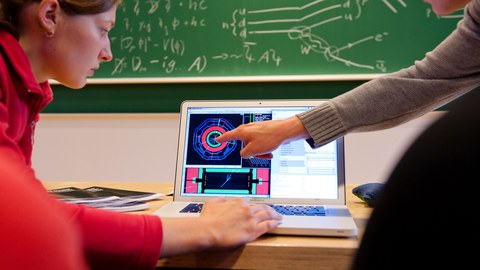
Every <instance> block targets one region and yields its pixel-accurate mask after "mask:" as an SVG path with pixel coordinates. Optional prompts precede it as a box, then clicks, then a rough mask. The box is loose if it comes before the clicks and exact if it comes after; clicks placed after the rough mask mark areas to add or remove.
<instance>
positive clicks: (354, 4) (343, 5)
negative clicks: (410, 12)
mask: <svg viewBox="0 0 480 270" xmlns="http://www.w3.org/2000/svg"><path fill="white" fill-rule="evenodd" d="M367 3H368V1H367V0H351V1H350V0H347V1H337V0H315V1H311V2H309V3H307V4H304V5H301V6H285V7H276V8H270V9H257V10H247V9H236V10H234V11H233V13H232V18H231V19H232V21H231V22H229V23H224V24H223V28H224V29H228V30H230V31H231V33H232V35H234V36H238V37H241V38H242V39H243V40H244V46H243V47H244V48H243V50H244V51H243V52H242V53H241V54H229V53H222V54H219V55H216V56H214V57H212V58H213V59H221V60H225V59H247V60H248V61H249V62H254V61H262V58H263V60H264V61H265V59H267V58H268V59H269V60H270V61H271V62H274V63H276V65H277V66H278V65H280V62H281V61H282V59H281V56H280V55H279V53H278V52H277V51H276V50H275V49H274V48H272V49H270V50H269V51H268V52H265V53H264V54H263V55H261V56H260V57H259V58H260V59H255V57H254V56H253V55H252V53H251V51H252V47H254V46H256V45H257V43H256V42H255V41H250V40H252V39H253V40H255V36H266V35H279V34H280V35H288V38H289V39H290V40H292V41H295V42H299V43H300V44H301V46H300V49H299V53H300V54H302V55H310V54H313V53H315V54H320V55H322V56H323V58H324V59H325V60H326V61H327V62H333V61H338V62H341V63H343V64H344V65H345V66H347V67H357V68H360V69H368V70H375V69H377V70H379V71H381V72H386V67H385V66H384V65H385V62H384V61H383V60H381V59H378V60H376V61H375V62H376V63H375V64H374V65H372V64H364V63H359V62H355V61H353V60H349V59H346V58H343V57H342V52H343V51H346V50H352V49H354V48H355V47H356V46H359V45H361V44H364V43H367V42H370V43H371V42H382V41H384V39H385V38H386V37H387V36H388V35H389V33H388V32H380V33H374V34H371V35H368V36H365V37H363V38H361V39H358V40H353V41H351V42H348V43H347V44H341V45H339V44H333V42H330V41H329V40H327V39H326V38H324V37H323V36H322V27H323V26H327V25H330V24H332V23H335V22H339V21H354V20H357V19H359V18H360V17H361V16H362V12H363V8H364V6H365V5H366V4H367ZM373 3H375V4H382V5H384V6H385V10H386V12H391V13H398V12H399V9H400V8H407V4H406V3H405V2H404V1H403V0H383V1H382V2H381V3H377V2H376V1H375V2H371V3H369V4H373ZM264 17H265V18H271V19H263V18H264ZM255 18H258V19H255ZM339 31H341V30H339Z"/></svg>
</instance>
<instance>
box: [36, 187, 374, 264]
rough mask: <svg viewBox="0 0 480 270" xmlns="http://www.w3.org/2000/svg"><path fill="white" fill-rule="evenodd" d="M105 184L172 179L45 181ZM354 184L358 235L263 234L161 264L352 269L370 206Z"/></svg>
mask: <svg viewBox="0 0 480 270" xmlns="http://www.w3.org/2000/svg"><path fill="white" fill-rule="evenodd" d="M94 185H96V186H106V187H112V188H123V189H132V190H141V191H153V192H160V193H165V194H167V193H169V192H171V191H172V190H173V184H172V183H159V182H44V186H45V187H46V188H47V189H52V188H62V187H68V186H75V187H80V188H84V187H88V186H94ZM354 186H355V185H347V206H348V208H349V209H350V212H351V213H352V216H353V217H354V219H355V222H356V224H357V226H358V230H359V235H358V237H351V238H334V237H300V236H277V235H264V236H262V237H260V238H259V239H257V240H256V241H254V242H251V243H248V244H246V245H244V246H241V247H238V248H235V249H233V250H228V251H203V252H199V253H195V254H188V255H182V256H175V257H171V258H165V259H160V260H159V261H158V264H157V266H158V268H163V267H167V268H176V267H181V268H205V269H215V268H216V269H349V268H350V264H351V263H352V260H353V257H354V255H355V252H356V249H357V247H358V244H359V239H360V238H361V236H362V235H363V231H364V229H365V224H366V221H367V219H368V217H369V216H370V212H371V208H368V207H366V205H365V204H364V203H363V202H362V201H361V200H360V199H358V198H357V197H355V196H354V195H353V194H352V188H353V187H354ZM171 200H172V197H171V196H167V197H165V198H163V199H161V200H157V201H151V202H149V204H150V209H149V210H148V211H139V212H134V213H133V214H149V213H151V212H154V211H155V210H157V209H158V208H160V207H161V206H162V205H164V204H165V203H166V202H168V201H171Z"/></svg>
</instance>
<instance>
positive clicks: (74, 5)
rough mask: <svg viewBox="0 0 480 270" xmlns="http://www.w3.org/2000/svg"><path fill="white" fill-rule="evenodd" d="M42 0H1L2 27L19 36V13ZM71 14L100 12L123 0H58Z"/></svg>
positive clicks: (0, 23)
mask: <svg viewBox="0 0 480 270" xmlns="http://www.w3.org/2000/svg"><path fill="white" fill-rule="evenodd" d="M41 1H42V0H0V28H2V29H5V30H7V31H9V32H10V33H11V34H12V35H14V36H15V37H16V38H18V26H19V23H20V22H19V18H18V17H19V14H20V11H21V10H22V9H23V8H25V7H26V6H27V5H29V4H32V3H39V2H41ZM57 1H58V3H59V5H60V7H61V8H62V10H63V11H65V12H66V13H67V14H69V15H87V14H98V13H103V12H106V11H108V10H110V9H111V8H112V7H113V6H115V5H119V4H120V3H121V0H57Z"/></svg>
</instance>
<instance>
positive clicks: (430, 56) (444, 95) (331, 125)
mask: <svg viewBox="0 0 480 270" xmlns="http://www.w3.org/2000/svg"><path fill="white" fill-rule="evenodd" d="M479 85H480V0H473V1H471V2H470V3H469V4H468V5H467V7H466V8H465V13H464V18H463V19H462V20H461V21H460V22H459V23H458V25H457V28H456V29H455V30H454V31H453V32H452V33H451V34H450V35H449V36H448V37H447V38H446V39H445V40H444V41H443V42H442V43H440V44H439V45H438V46H437V47H436V48H435V49H434V50H433V51H431V52H429V53H427V54H426V56H425V58H424V59H422V60H421V61H416V62H415V63H414V65H413V66H411V67H409V68H405V69H402V70H400V71H398V72H395V73H392V74H388V75H384V76H382V77H379V78H376V79H373V80H371V81H369V82H366V83H364V84H362V85H360V86H358V87H357V88H355V89H353V90H351V91H349V92H347V93H344V94H342V95H339V96H337V97H335V98H333V99H331V100H330V101H328V102H326V103H324V104H322V105H320V106H318V107H316V108H314V109H312V110H310V111H308V112H305V113H302V114H299V115H298V117H299V118H300V119H301V120H302V122H303V124H304V125H305V128H306V129H307V131H308V132H309V134H310V136H311V138H312V140H313V142H312V141H310V143H311V144H312V146H314V147H319V146H322V145H324V144H326V143H328V142H330V141H332V140H334V139H336V138H338V137H341V136H344V135H346V134H347V133H349V132H361V131H373V130H381V129H386V128H390V127H394V126H397V125H399V124H402V123H404V122H407V121H409V120H412V119H414V118H417V117H419V116H421V115H423V114H425V113H427V112H430V111H432V110H435V109H436V108H438V107H440V106H442V105H444V104H446V103H448V102H449V101H451V100H453V99H455V98H458V97H459V96H461V95H463V94H465V93H466V92H468V91H470V90H472V89H474V88H476V87H477V86H479ZM479 106H480V104H479ZM479 113H480V112H479Z"/></svg>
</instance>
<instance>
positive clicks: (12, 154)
mask: <svg viewBox="0 0 480 270" xmlns="http://www.w3.org/2000/svg"><path fill="white" fill-rule="evenodd" d="M52 100H53V94H52V90H51V88H50V86H49V84H48V82H45V83H42V84H38V83H37V82H36V81H35V77H34V76H33V72H32V70H31V67H30V64H29V62H28V59H27V56H26V54H25V52H24V51H23V49H22V47H21V46H20V44H19V43H18V41H17V40H16V39H15V38H14V37H13V36H12V35H10V34H8V33H7V32H5V31H3V30H0V152H2V154H3V155H4V156H6V157H7V158H8V159H11V160H19V161H21V162H22V163H24V164H26V165H27V166H28V167H29V169H30V170H32V171H33V169H32V168H31V156H32V145H33V137H34V132H35V124H36V122H37V121H38V120H39V116H40V112H41V110H42V109H43V108H45V106H46V105H47V104H48V103H50V102H51V101H52ZM52 166H53V165H52ZM33 179H34V180H33V181H32V180H30V179H28V178H24V181H25V182H28V183H26V184H28V185H31V186H37V187H38V186H41V182H40V181H38V180H37V179H35V178H33ZM0 181H1V180H0ZM3 188H5V189H8V187H6V186H4V183H2V189H3ZM42 190H43V191H44V192H45V193H46V191H45V189H44V188H43V187H42ZM55 204H56V205H58V207H59V209H60V212H63V213H65V214H66V215H67V216H68V217H69V218H70V219H71V220H72V221H73V222H74V223H75V224H77V225H78V227H79V228H80V237H81V241H82V244H83V250H84V252H85V255H86V257H87V261H88V263H89V266H90V267H91V268H92V269H154V268H155V265H156V262H157V260H158V258H159V255H160V249H161V243H162V233H163V232H162V224H161V221H160V218H159V217H157V216H150V215H133V214H125V213H116V212H110V211H105V210H98V209H92V208H88V207H84V206H78V205H73V204H68V203H62V202H57V201H55ZM32 207H33V206H32ZM0 211H1V210H0ZM2 241H3V240H2ZM32 242H34V241H32ZM2 256H3V254H2Z"/></svg>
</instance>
